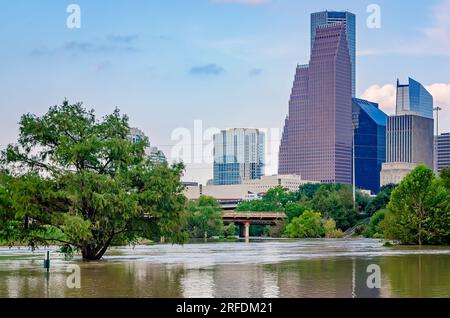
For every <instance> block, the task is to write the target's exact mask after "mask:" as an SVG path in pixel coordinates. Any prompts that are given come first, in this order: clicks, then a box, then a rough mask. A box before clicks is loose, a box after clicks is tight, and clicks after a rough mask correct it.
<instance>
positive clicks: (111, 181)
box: [0, 101, 186, 260]
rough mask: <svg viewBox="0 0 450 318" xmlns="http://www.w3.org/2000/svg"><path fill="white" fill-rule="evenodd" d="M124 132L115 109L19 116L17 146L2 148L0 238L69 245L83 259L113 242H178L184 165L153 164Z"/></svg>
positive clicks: (59, 109) (57, 109) (64, 108)
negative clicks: (98, 114) (105, 112)
mask: <svg viewBox="0 0 450 318" xmlns="http://www.w3.org/2000/svg"><path fill="white" fill-rule="evenodd" d="M128 134H129V125H128V117H127V116H123V115H121V114H120V112H119V110H115V111H114V112H113V113H112V114H110V115H108V116H105V117H104V118H103V119H102V120H97V119H96V118H95V115H94V111H93V110H91V111H88V110H86V109H85V108H84V107H83V106H82V104H80V103H78V104H74V105H71V104H69V103H68V102H67V101H64V102H63V104H62V105H60V106H54V107H51V108H50V109H49V111H48V112H47V113H46V114H45V115H44V116H42V117H38V116H36V115H32V114H26V115H24V116H22V118H21V120H20V137H19V140H18V144H17V145H10V146H8V148H7V150H6V151H4V152H3V153H2V165H3V167H2V170H3V171H2V173H1V175H0V177H1V178H0V227H1V228H0V235H2V236H3V237H6V239H7V240H8V241H14V240H16V241H27V242H28V243H29V244H30V245H32V246H36V245H41V244H48V243H51V242H60V243H63V244H67V245H70V246H73V247H75V248H77V249H79V250H80V251H81V253H82V255H83V258H84V259H86V260H97V259H100V258H101V257H102V256H103V254H104V253H105V252H106V250H107V248H108V247H109V245H110V244H111V242H112V241H113V240H116V239H119V240H123V241H128V242H133V241H134V240H136V239H137V238H144V237H145V238H159V237H165V238H166V239H167V240H170V241H172V242H178V243H181V242H183V241H184V240H185V237H186V235H185V233H184V231H183V228H184V225H185V220H186V214H185V205H186V198H185V196H184V195H183V189H184V187H183V186H182V184H181V183H180V177H181V175H182V173H183V170H184V167H183V165H182V164H174V165H173V166H168V165H167V164H160V163H154V162H152V161H151V160H150V159H148V158H147V157H146V156H145V152H144V150H145V148H146V146H147V143H148V141H147V140H143V141H141V142H138V143H132V142H131V141H130V140H129V138H128ZM18 227H20V229H19V230H18ZM49 233H50V234H51V235H49Z"/></svg>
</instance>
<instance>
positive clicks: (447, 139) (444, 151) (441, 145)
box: [436, 133, 450, 173]
mask: <svg viewBox="0 0 450 318" xmlns="http://www.w3.org/2000/svg"><path fill="white" fill-rule="evenodd" d="M436 160H437V163H436V167H437V172H438V173H439V172H441V171H442V170H443V169H445V168H449V167H450V133H445V134H441V135H439V136H438V137H436Z"/></svg>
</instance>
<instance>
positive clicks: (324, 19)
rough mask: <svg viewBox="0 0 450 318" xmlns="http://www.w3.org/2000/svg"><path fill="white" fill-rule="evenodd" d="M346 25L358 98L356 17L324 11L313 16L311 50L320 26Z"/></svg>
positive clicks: (354, 92)
mask: <svg viewBox="0 0 450 318" xmlns="http://www.w3.org/2000/svg"><path fill="white" fill-rule="evenodd" d="M336 23H344V24H345V33H346V35H347V44H348V51H349V54H350V60H351V62H352V96H353V97H355V96H356V16H355V15H354V14H353V13H350V12H347V11H345V12H338V11H322V12H315V13H312V14H311V50H312V48H313V47H314V41H315V39H316V30H317V27H318V26H319V25H332V24H336Z"/></svg>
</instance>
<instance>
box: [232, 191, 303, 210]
mask: <svg viewBox="0 0 450 318" xmlns="http://www.w3.org/2000/svg"><path fill="white" fill-rule="evenodd" d="M295 201H296V194H295V193H294V192H290V191H289V190H288V189H286V188H283V187H276V188H273V189H270V190H269V191H267V193H266V194H265V195H264V196H263V197H262V199H260V200H249V201H244V202H242V203H241V204H239V206H238V207H237V209H236V210H237V211H241V212H284V209H285V207H286V205H288V204H289V203H291V202H295Z"/></svg>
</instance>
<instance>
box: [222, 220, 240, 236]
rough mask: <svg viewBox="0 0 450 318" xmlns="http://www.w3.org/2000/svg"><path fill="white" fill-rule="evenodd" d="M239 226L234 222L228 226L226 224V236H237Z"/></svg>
mask: <svg viewBox="0 0 450 318" xmlns="http://www.w3.org/2000/svg"><path fill="white" fill-rule="evenodd" d="M237 230H238V227H237V226H236V225H234V223H230V224H228V225H227V226H225V229H224V232H225V236H227V237H228V236H235V235H236V233H237Z"/></svg>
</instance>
